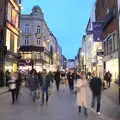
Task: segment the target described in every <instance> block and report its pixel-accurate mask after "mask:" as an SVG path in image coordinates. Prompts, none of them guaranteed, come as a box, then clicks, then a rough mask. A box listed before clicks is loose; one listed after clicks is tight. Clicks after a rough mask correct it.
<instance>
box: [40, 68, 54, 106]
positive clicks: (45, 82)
mask: <svg viewBox="0 0 120 120" xmlns="http://www.w3.org/2000/svg"><path fill="white" fill-rule="evenodd" d="M41 77H42V86H41V87H42V104H44V102H45V100H44V97H45V95H46V104H47V103H48V99H49V95H48V87H50V80H51V79H52V77H51V75H50V74H49V75H47V72H46V69H44V70H43V73H42V76H41Z"/></svg>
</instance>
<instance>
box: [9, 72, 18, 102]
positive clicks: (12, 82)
mask: <svg viewBox="0 0 120 120" xmlns="http://www.w3.org/2000/svg"><path fill="white" fill-rule="evenodd" d="M17 79H18V75H17V73H15V72H11V74H10V80H8V85H9V90H10V92H11V97H12V104H14V103H15V101H16V80H17Z"/></svg>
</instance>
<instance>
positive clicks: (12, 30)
mask: <svg viewBox="0 0 120 120" xmlns="http://www.w3.org/2000/svg"><path fill="white" fill-rule="evenodd" d="M19 16H20V0H0V29H1V30H0V43H1V44H0V68H1V69H2V70H3V72H5V70H9V71H16V70H17V58H18V56H17V50H18V47H19V38H20V28H19V22H20V21H19ZM1 81H2V82H1V86H2V85H3V84H5V78H3V79H2V78H1Z"/></svg>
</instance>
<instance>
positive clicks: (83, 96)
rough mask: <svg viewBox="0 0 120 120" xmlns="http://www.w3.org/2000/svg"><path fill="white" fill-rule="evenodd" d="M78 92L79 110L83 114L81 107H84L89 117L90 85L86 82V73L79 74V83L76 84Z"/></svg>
mask: <svg viewBox="0 0 120 120" xmlns="http://www.w3.org/2000/svg"><path fill="white" fill-rule="evenodd" d="M76 90H77V94H76V100H77V105H78V110H79V112H81V107H83V108H84V114H85V116H88V114H87V90H88V83H87V80H86V74H85V72H81V73H80V74H79V78H78V79H77V83H76Z"/></svg>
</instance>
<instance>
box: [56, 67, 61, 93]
mask: <svg viewBox="0 0 120 120" xmlns="http://www.w3.org/2000/svg"><path fill="white" fill-rule="evenodd" d="M55 81H56V88H57V91H59V86H60V71H59V69H58V70H57V72H56V73H55Z"/></svg>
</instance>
